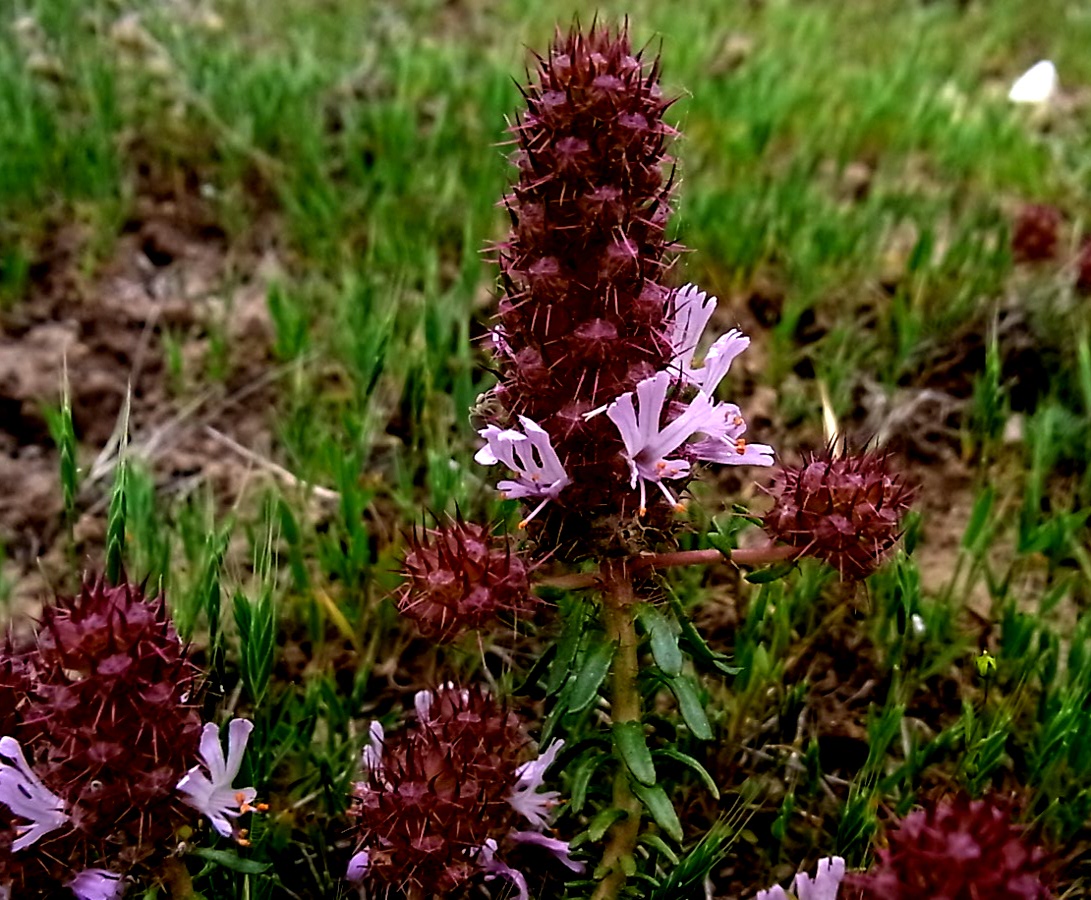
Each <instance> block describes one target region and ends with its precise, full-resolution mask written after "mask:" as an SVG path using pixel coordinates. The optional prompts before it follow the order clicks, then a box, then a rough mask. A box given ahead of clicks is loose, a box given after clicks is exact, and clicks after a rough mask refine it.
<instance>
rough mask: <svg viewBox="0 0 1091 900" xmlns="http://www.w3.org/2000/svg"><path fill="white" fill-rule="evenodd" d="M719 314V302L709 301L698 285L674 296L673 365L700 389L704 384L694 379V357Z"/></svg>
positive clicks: (710, 299) (691, 286)
mask: <svg viewBox="0 0 1091 900" xmlns="http://www.w3.org/2000/svg"><path fill="white" fill-rule="evenodd" d="M715 310H716V298H715V297H709V296H708V294H706V293H705V292H704V291H702V290H698V288H697V286H696V285H695V284H687V285H686V286H685V287H684V288H680V289H679V290H678V291H677V292H676V293H675V295H674V316H673V322H672V328H671V335H670V341H671V346H672V347H673V348H674V358H673V360H672V361H671V362H672V365H673V366H676V367H677V369H678V371H679V373H680V374H681V375H682V377H683V378H686V379H688V380H690V381H693V382H694V383H695V384H697V385H698V386H700V382H699V381H698V380H697V379H695V378H694V377H693V376H692V375H691V373H692V372H693V354H694V353H695V352H696V350H697V344H698V342H700V340H701V335H702V334H704V332H705V326H706V325H708V320H709V319H711V318H712V313H713V312H715Z"/></svg>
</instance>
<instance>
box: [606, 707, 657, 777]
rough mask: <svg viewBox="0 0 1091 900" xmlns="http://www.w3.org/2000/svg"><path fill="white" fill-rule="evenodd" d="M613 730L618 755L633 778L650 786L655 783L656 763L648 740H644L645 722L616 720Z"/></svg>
mask: <svg viewBox="0 0 1091 900" xmlns="http://www.w3.org/2000/svg"><path fill="white" fill-rule="evenodd" d="M611 731H612V732H613V735H614V746H615V747H617V752H618V755H619V756H620V757H621V759H622V761H624V763H625V765H626V767H627V768H628V769H629V772H630V773H631V774H632V776H633V778H635V779H636V780H637V781H639V782H641V783H643V784H646V785H648V786H649V787H650V786H651V785H653V784H655V763H653V762H652V754H651V752H650V751H649V750H648V744H647V741H645V740H644V725H643V723H641V722H614V724H613V725H612V726H611Z"/></svg>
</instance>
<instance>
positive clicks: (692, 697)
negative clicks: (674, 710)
mask: <svg viewBox="0 0 1091 900" xmlns="http://www.w3.org/2000/svg"><path fill="white" fill-rule="evenodd" d="M667 685H668V686H669V687H670V689H671V693H672V694H674V698H675V699H676V700H677V701H678V710H679V712H681V713H682V719H683V720H684V721H685V723H686V724H687V725H688V726H689V730H690V731H692V732H693V736H694V737H695V738H697V739H698V740H700V741H711V740H712V726H711V725H709V723H708V716H706V715H705V710H704V707H703V706H702V705H701V700H700V698H699V697H698V696H697V690H696V688H694V686H693V684H692V683H691V682H690V680H689V679H688V678H685V677H678V678H668V679H667Z"/></svg>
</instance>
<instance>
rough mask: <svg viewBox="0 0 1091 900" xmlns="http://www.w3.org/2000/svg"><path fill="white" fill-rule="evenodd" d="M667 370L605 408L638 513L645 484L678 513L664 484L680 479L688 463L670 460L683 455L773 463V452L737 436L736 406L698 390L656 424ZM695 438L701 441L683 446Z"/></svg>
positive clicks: (740, 427) (667, 384) (739, 421)
mask: <svg viewBox="0 0 1091 900" xmlns="http://www.w3.org/2000/svg"><path fill="white" fill-rule="evenodd" d="M671 381H672V376H671V373H670V372H659V373H658V374H657V375H654V376H652V377H651V378H647V379H645V380H644V381H642V382H641V383H640V384H638V385H637V387H636V391H635V394H636V400H637V403H636V405H635V406H634V403H633V394H634V392H628V393H625V394H622V395H621V396H620V397H618V398H617V400H615V401H614V402H613V403H612V404H610V406H608V407H607V409H606V415H607V417H608V418H609V419H610V421H611V422H613V423H614V424H615V425H616V426H617V429H618V431H619V432H620V433H621V439H622V441H623V442H624V444H625V457H626V459H627V460H628V462H629V470H630V472H631V473H632V478H631V480H630V484H631V486H632V487H637V486H638V484H639V488H640V513H641V515H643V513H644V511H645V509H646V508H647V502H646V501H647V485H648V483H649V482H650V483H652V484H654V485H655V486H656V487H658V488H659V490H660V491H662V492H663V495H664V496H665V497H666V498H667V500H668V501H669V502H670V503H671V504H672V505H673V506H674V507H675V509H681V504H679V502H678V499H677V498H676V497H675V496H674V495H673V494H672V493H671V491H670V489H669V488H668V487H667V486H666V485H665V484H664V483H663V482H664V479H667V478H672V479H677V478H685V477H686V476H688V475H689V469H690V464H689V462H688V461H687V460H685V459H681V458H674V459H671V458H669V457H670V455H671V454H673V453H675V452H676V451H682V453H684V454H685V455H688V456H691V457H692V458H693V459H699V460H705V461H707V462H720V463H729V464H731V465H758V466H768V465H772V462H773V450H772V448H771V447H768V446H767V445H765V444H753V445H751V446H747V444H746V442H745V441H744V440H743V439H742V437H741V435H742V433H743V432H744V431H745V430H746V423H745V421H744V420H743V418H742V416H741V415H740V414H739V408H738V407H737V406H734V405H733V404H730V403H713V402H712V399H711V398H710V397H709V395H708V394H707V393H705V392H704V391H701V392H699V393H698V394H697V396H696V397H694V398H693V400H691V401H690V403H689V405H688V406H686V407H685V409H684V410H683V411H682V412H681V413H680V414H679V415H678V416H676V417H675V418H674V419H672V420H671V421H669V422H667V423H666V424H665V425H663V424H661V422H662V419H663V415H664V411H665V409H666V407H667V394H668V391H669V388H670V386H671ZM697 434H704V435H705V437H704V438H703V439H702V440H700V441H696V442H694V443H687V441H689V439H690V438H692V437H694V436H695V435H697Z"/></svg>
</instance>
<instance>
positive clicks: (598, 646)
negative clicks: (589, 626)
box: [568, 634, 615, 712]
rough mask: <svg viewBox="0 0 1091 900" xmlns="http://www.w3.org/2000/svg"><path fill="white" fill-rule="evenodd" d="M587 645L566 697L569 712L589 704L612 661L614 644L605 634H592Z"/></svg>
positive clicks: (585, 707)
mask: <svg viewBox="0 0 1091 900" xmlns="http://www.w3.org/2000/svg"><path fill="white" fill-rule="evenodd" d="M589 645H590V646H588V648H587V650H586V651H584V654H583V659H582V660H581V662H580V670H579V671H578V672H577V673H576V678H575V681H574V682H573V684H572V693H571V694H570V695H569V697H568V709H569V711H570V712H580V711H581V710H584V709H587V707H588V706H590V705H591V702H592V701H593V700H594V699H595V697H597V696H598V692H599V687H600V686H601V685H602V682H603V680H604V679H605V678H606V673H607V672H609V671H610V663H612V662H613V661H614V650H615V644H614V642H613V641H608V640H607V639H606V637H605V635H602V634H596V635H592V636H591V638H590V640H589Z"/></svg>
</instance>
